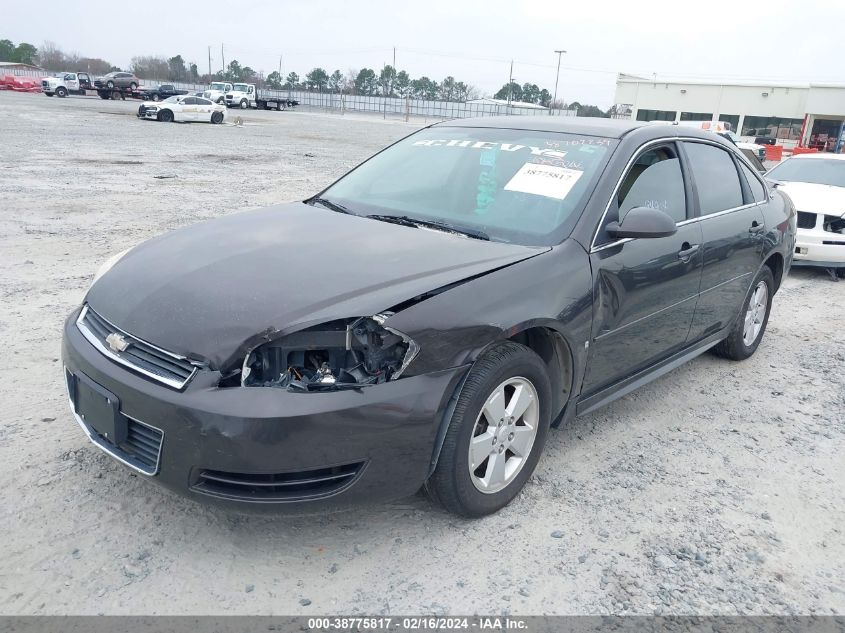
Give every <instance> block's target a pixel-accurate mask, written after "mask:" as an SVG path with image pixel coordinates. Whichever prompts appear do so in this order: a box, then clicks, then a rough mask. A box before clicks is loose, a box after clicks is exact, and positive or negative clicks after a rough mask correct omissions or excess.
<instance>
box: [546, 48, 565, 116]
mask: <svg viewBox="0 0 845 633" xmlns="http://www.w3.org/2000/svg"><path fill="white" fill-rule="evenodd" d="M555 53H557V75H556V76H555V96H554V97H552V102H551V103H550V104H549V116H552V110H553V109H554V107H555V101H557V84H558V81H560V56H561V55H563V54H564V53H566V51H555Z"/></svg>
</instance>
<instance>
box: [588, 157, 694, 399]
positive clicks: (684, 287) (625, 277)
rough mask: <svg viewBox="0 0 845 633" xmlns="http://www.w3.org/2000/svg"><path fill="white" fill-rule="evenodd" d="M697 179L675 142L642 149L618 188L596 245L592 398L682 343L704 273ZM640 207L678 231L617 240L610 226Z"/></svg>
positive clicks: (593, 256)
mask: <svg viewBox="0 0 845 633" xmlns="http://www.w3.org/2000/svg"><path fill="white" fill-rule="evenodd" d="M691 191H692V190H691V186H690V183H689V181H688V180H686V179H685V178H684V175H683V170H682V165H681V160H680V156H679V153H678V147H677V145H676V144H675V143H673V142H671V143H666V144H661V145H657V146H650V147H648V148H646V149H643V150H641V151H640V153H639V155H638V156H637V158H636V160H634V162H633V163H632V165H631V167H630V168H629V170H628V172H627V173H626V175H625V177H624V178H623V179H622V181H621V183H620V185H619V186H618V187H617V190H616V192H615V193H614V196H613V200H611V203H610V206H609V208H608V212H607V214H606V217H605V218H604V220H603V223H602V226H601V227H599V231H598V233H597V235H596V239H595V242H594V245H593V248H592V249H591V253H590V260H591V265H592V270H593V305H594V309H593V332H592V340H591V342H590V351H589V360H588V362H587V370H586V374H585V376H584V382H583V384H582V389H581V393H582V397H589V396H591V395H594V394H595V393H597V392H599V391H601V390H602V389H604V388H605V387H609V386H611V385H613V384H614V383H617V382H619V381H621V380H624V379H626V378H628V377H630V376H631V375H633V374H635V373H636V372H638V371H639V370H641V369H644V368H646V367H648V366H649V365H651V364H653V363H655V362H657V361H659V360H661V359H662V358H665V357H667V356H669V355H671V354H672V353H674V352H676V351H678V350H680V349H681V348H682V347H683V346H684V344H685V343H686V341H687V335H688V333H689V329H690V325H691V323H692V319H693V315H694V313H695V304H696V300H697V298H698V289H699V282H700V277H701V241H702V234H701V226H700V225H699V224H698V223H697V222H690V221H688V220H690V218H691V215H692V204H691V199H692V195H691ZM634 207H653V208H658V209H660V210H662V211H664V212H665V213H667V214H668V215H669V216H670V217H672V219H674V220H675V221H676V222H677V223H679V225H678V231H677V233H675V234H674V235H671V236H669V237H661V238H650V239H643V238H640V239H621V240H619V239H614V238H613V237H610V236H609V235H608V234H607V233H606V231H605V228H604V227H605V226H606V225H607V224H608V223H610V222H612V221H620V222H621V221H622V219H623V218H624V216H625V214H626V213H627V212H628V211H629V210H630V209H632V208H634Z"/></svg>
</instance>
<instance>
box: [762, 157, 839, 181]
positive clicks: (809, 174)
mask: <svg viewBox="0 0 845 633" xmlns="http://www.w3.org/2000/svg"><path fill="white" fill-rule="evenodd" d="M767 176H768V177H769V178H773V179H774V180H783V181H785V182H811V183H814V184H817V185H833V186H834V187H845V160H838V159H836V158H790V159H787V160H785V161H783V162H782V163H781V164H780V165H778V166H777V167H775V168H773V169H772V170H771V171H770V172H769V173H768V174H767Z"/></svg>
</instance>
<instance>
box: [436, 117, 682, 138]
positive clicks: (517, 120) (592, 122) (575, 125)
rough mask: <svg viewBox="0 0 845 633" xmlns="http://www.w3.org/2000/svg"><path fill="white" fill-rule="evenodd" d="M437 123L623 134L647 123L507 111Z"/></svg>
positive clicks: (540, 130) (443, 125) (450, 125)
mask: <svg viewBox="0 0 845 633" xmlns="http://www.w3.org/2000/svg"><path fill="white" fill-rule="evenodd" d="M434 125H435V126H436V127H481V128H498V129H510V130H531V131H536V132H560V133H570V134H584V135H587V136H605V137H609V138H622V137H623V136H625V135H626V134H627V133H628V132H630V131H631V130H634V129H636V128H639V127H643V126H646V125H648V124H647V123H644V122H643V121H632V120H630V119H604V118H599V117H563V116H548V115H547V116H520V115H506V116H489V117H472V118H468V119H453V120H451V121H443V122H441V123H435V124H434ZM667 127H670V126H667Z"/></svg>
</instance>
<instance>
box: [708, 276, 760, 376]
mask: <svg viewBox="0 0 845 633" xmlns="http://www.w3.org/2000/svg"><path fill="white" fill-rule="evenodd" d="M774 294H775V280H774V277H773V276H772V271H771V269H770V268H769V267H768V266H763V268H762V269H761V270H760V272H759V273H757V276H756V277H755V278H754V282H753V283H752V284H751V288H750V289H749V291H748V294H747V295H746V296H745V301H744V302H743V304H742V310H741V312H740V314H739V317H738V318H737V320H736V323H734V326H733V328H732V329H731V333H730V334H729V335H728V338H726V339H725V340H723V341H721V342H720V343H718V344H717V345H716V347H714V348H713V352H714V353H715V354H716V355H717V356H721V357H722V358H729V359H731V360H745V359H746V358H748V357H750V356H751V355H752V354H753V353H754V352H756V351H757V348H758V347H759V346H760V341H762V340H763V334H765V332H766V325H767V324H768V322H769V313H770V312H771V310H772V297H773V296H774Z"/></svg>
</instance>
